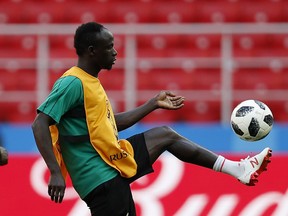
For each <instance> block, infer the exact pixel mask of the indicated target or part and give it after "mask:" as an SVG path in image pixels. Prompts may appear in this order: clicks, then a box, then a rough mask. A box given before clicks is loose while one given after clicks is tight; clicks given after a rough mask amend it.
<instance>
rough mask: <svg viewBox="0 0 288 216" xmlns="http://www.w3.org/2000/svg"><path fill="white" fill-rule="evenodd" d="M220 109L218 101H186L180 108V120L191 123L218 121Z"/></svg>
mask: <svg viewBox="0 0 288 216" xmlns="http://www.w3.org/2000/svg"><path fill="white" fill-rule="evenodd" d="M220 110H221V109H220V102H219V101H193V102H186V103H185V106H184V107H183V108H182V112H181V120H180V121H183V122H193V123H200V122H210V123H211V122H219V121H220V114H221V112H220Z"/></svg>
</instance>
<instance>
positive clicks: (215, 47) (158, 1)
mask: <svg viewBox="0 0 288 216" xmlns="http://www.w3.org/2000/svg"><path fill="white" fill-rule="evenodd" d="M167 2H168V1H165V0H136V1H135V0H124V1H121V0H97V1H94V0H87V1H85V2H83V1H80V0H69V1H68V0H43V1H37V0H2V1H1V2H0V24H6V25H13V24H39V28H40V27H43V25H46V24H47V25H49V24H79V23H82V22H88V21H97V22H101V23H107V24H127V25H128V24H133V25H137V24H141V23H142V24H145V23H146V24H147V23H148V24H151V26H152V25H153V24H159V23H164V24H171V28H172V29H173V26H176V25H177V24H193V25H197V24H206V23H211V24H215V25H220V24H221V23H222V24H234V23H235V24H239V23H242V24H255V25H261V24H263V23H271V24H274V23H278V24H279V23H280V24H285V23H287V22H288V2H287V1H285V0H277V1H276V0H254V1H249V0H241V1H240V0H214V1H211V0H171V1H169V4H168V3H167ZM40 25H42V26H40ZM22 27H23V28H25V26H24V25H22ZM131 28H132V27H131ZM4 31H5V30H2V31H1V30H0V77H1V78H0V96H1V94H5V93H6V92H9V91H15V92H19V93H21V92H22V91H23V92H24V91H37V85H36V83H37V76H38V72H37V64H38V63H39V61H40V60H39V59H38V58H37V57H39V56H38V55H39V50H38V48H39V47H38V46H39V44H38V39H39V35H35V34H32V33H31V35H29V34H25V35H22V34H21V29H20V33H19V34H18V35H9V34H7V33H5V34H4ZM112 31H113V30H112ZM47 39H48V41H49V47H48V60H47V61H48V63H47V64H49V65H51V68H50V69H49V72H48V73H49V74H48V78H49V81H48V83H49V84H48V86H49V89H51V88H52V85H53V83H54V81H55V80H56V79H57V78H58V77H59V76H61V74H62V72H63V71H65V67H68V65H69V64H70V63H71V64H70V65H72V64H73V62H75V60H76V58H77V56H76V55H75V52H74V48H73V35H72V34H49V35H48V36H47ZM135 39H136V53H135V54H136V55H135V59H136V61H137V62H138V63H137V64H136V65H137V66H136V69H135V71H134V72H135V73H136V78H137V80H136V83H133V85H134V84H135V86H136V89H135V90H136V92H137V93H136V95H141V92H142V91H151V92H155V91H158V90H162V89H171V90H175V91H176V92H184V94H193V98H192V97H191V98H192V99H191V98H190V99H187V100H188V101H187V103H186V105H185V108H183V111H175V112H173V113H171V112H169V114H168V111H157V112H155V114H152V115H151V116H147V117H146V118H144V119H143V122H151V121H156V120H158V121H193V122H211V121H212V122H215V121H221V118H223V116H221V104H222V103H221V97H215V98H214V99H213V97H214V96H213V94H211V95H208V97H207V98H209V99H207V98H202V95H203V94H202V93H201V94H200V93H199V92H200V91H205V92H208V93H207V94H209V92H214V93H215V92H218V95H219V94H221V91H223V89H222V85H223V79H224V78H223V77H222V75H221V74H222V73H223V68H221V61H223V60H221V58H222V57H223V56H222V52H223V43H222V42H223V35H221V34H218V33H214V34H213V33H205V32H204V33H197V34H185V33H182V34H175V32H173V31H172V32H170V33H165V34H154V33H153V32H152V33H151V34H148V33H146V34H137V35H135ZM231 39H232V53H231V55H232V56H231V57H232V63H233V68H232V70H231V71H230V73H231V89H230V90H231V91H235V92H237V91H238V92H240V91H245V92H246V91H250V94H248V96H249V95H251V96H253V94H254V96H255V97H259V98H258V99H261V100H265V101H267V104H268V105H269V106H271V110H272V111H273V112H274V113H275V118H276V120H277V121H279V122H285V121H288V117H287V116H288V105H287V104H288V101H287V100H284V99H283V97H282V98H281V97H280V98H279V99H277V100H276V99H273V100H271V98H267V92H269V91H279V92H281V90H283V91H285V90H288V69H287V63H286V62H287V57H288V33H277V34H276V33H273V34H272V33H270V32H269V31H267V32H266V33H245V29H244V30H243V33H237V34H232V35H231ZM126 42H127V41H126V35H125V34H118V33H116V34H115V48H116V50H117V52H118V63H117V66H115V69H113V71H108V72H104V73H103V74H101V80H102V83H103V85H104V86H105V88H106V89H107V90H108V91H116V92H117V91H118V92H123V91H125V88H126V87H127V86H126V87H125V85H129V83H127V80H126V79H125V64H127V62H129V61H130V59H128V60H127V59H125V58H126V56H127V52H126V50H125V49H126V47H125V46H126ZM161 59H162V61H161ZM165 59H166V60H165ZM171 59H172V60H173V59H174V60H175V59H176V60H177V59H178V63H179V62H181V63H180V64H178V65H177V64H174V65H172V63H171V62H173V61H172V60H171ZM184 59H186V60H185V61H184ZM194 59H196V60H194ZM42 60H43V59H42ZM131 61H132V60H131ZM227 61H228V60H227ZM23 62H24V63H23ZM27 62H28V63H27ZM37 62H38V63H37ZM67 62H68V63H67ZM159 62H160V63H159ZM199 62H200V63H199ZM203 62H204V63H203ZM206 62H207V63H206ZM167 65H169V66H167ZM171 65H172V66H171ZM126 76H127V75H126ZM131 85H132V84H131ZM126 90H127V89H126ZM228 90H229V89H228ZM239 94H240V93H239ZM194 95H199V96H198V98H197V97H196V96H195V97H194ZM232 96H233V94H232ZM113 97H114V98H113ZM113 97H112V100H113V103H114V106H115V107H117V111H124V110H125V109H126V108H127V107H126V106H125V100H126V99H125V98H124V97H123V98H121V99H119V97H118V98H116V97H115V96H113ZM243 97H245V96H243ZM211 98H212V99H211ZM143 102H144V100H143V98H141V99H137V101H136V102H135V104H137V105H138V104H141V103H143ZM238 102H239V99H233V101H232V104H233V106H234V105H235V104H237V103H238ZM37 103H39V101H37V99H36V98H35V101H34V102H31V101H25V100H23V101H20V102H19V101H13V102H11V101H10V102H8V101H3V100H0V113H1V115H0V121H5V122H7V121H8V122H10V121H11V122H31V121H32V120H33V119H34V116H35V107H36V106H37ZM7 113H8V114H7Z"/></svg>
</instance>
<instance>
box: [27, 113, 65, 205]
mask: <svg viewBox="0 0 288 216" xmlns="http://www.w3.org/2000/svg"><path fill="white" fill-rule="evenodd" d="M53 123H54V120H53V119H52V118H51V117H49V116H48V115H46V114H44V113H39V114H38V115H37V117H36V119H35V121H34V122H33V125H32V130H33V134H34V138H35V141H36V145H37V148H38V150H39V152H40V154H41V155H42V157H43V159H44V161H45V163H46V165H47V167H48V169H49V171H50V180H49V183H48V194H49V196H50V197H51V200H52V201H54V202H56V203H58V202H59V203H61V202H62V200H63V197H64V192H65V188H66V184H65V180H64V178H63V176H62V173H61V169H60V167H59V165H58V163H57V160H56V157H55V155H54V152H53V147H52V139H51V134H50V130H49V125H51V124H53Z"/></svg>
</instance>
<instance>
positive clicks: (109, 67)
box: [105, 64, 113, 70]
mask: <svg viewBox="0 0 288 216" xmlns="http://www.w3.org/2000/svg"><path fill="white" fill-rule="evenodd" d="M112 67H113V64H111V65H107V66H106V67H105V69H106V70H111V69H112Z"/></svg>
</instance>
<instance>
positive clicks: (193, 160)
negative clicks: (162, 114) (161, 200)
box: [32, 22, 272, 216]
mask: <svg viewBox="0 0 288 216" xmlns="http://www.w3.org/2000/svg"><path fill="white" fill-rule="evenodd" d="M74 47H75V49H76V53H77V55H78V63H77V66H73V67H72V68H70V69H69V70H67V71H66V72H65V73H64V74H63V75H62V76H61V77H60V78H59V79H58V80H57V81H56V82H55V84H54V86H53V89H52V91H51V92H50V94H49V95H48V97H47V98H46V100H45V101H44V102H43V103H42V104H41V105H40V106H39V107H38V109H37V112H38V114H37V116H36V118H35V120H34V122H33V125H32V130H33V133H34V137H35V141H36V144H37V147H38V149H39V151H40V153H41V155H42V157H43V158H44V160H45V162H46V164H47V167H48V169H49V171H50V179H49V183H48V194H49V195H50V197H51V200H52V201H54V202H56V203H61V202H62V200H63V197H64V191H65V186H66V185H65V176H66V174H67V172H68V173H69V175H70V177H71V179H72V183H73V186H74V188H75V190H76V191H77V192H78V194H79V196H80V197H81V198H82V199H83V200H84V201H85V202H86V203H87V205H88V207H89V208H90V210H91V214H92V215H105V216H106V215H129V216H132V215H136V212H135V205H134V201H133V197H132V193H131V189H130V183H131V182H133V181H135V180H136V179H138V178H140V177H141V176H143V175H146V174H148V173H151V172H153V168H152V165H153V163H154V162H155V161H156V160H157V158H158V157H159V156H160V155H161V154H162V153H163V152H165V151H168V152H170V153H171V154H173V155H174V156H175V157H177V158H178V159H179V160H181V161H183V162H187V163H190V164H195V165H199V166H202V167H206V168H209V169H211V170H215V171H218V172H222V173H226V174H228V175H231V176H233V177H235V178H236V179H238V180H239V181H240V182H242V183H243V184H246V185H255V183H256V182H257V181H258V177H259V175H260V174H261V173H262V172H263V171H264V170H266V167H267V164H268V163H269V162H270V156H271V153H272V151H271V149H270V148H265V149H264V150H263V151H262V152H260V153H259V154H257V155H255V156H253V157H251V158H249V157H248V158H246V159H244V160H239V161H231V160H228V159H225V158H224V157H223V156H221V155H217V154H215V153H213V152H211V151H209V150H207V149H205V148H203V147H201V146H200V145H198V144H196V143H194V142H192V141H190V140H188V139H186V138H185V137H183V136H181V135H180V134H178V133H177V132H176V131H174V130H173V129H172V128H170V127H168V126H160V127H155V128H152V129H150V130H148V131H145V132H143V133H140V134H136V135H134V136H132V137H129V138H127V139H122V140H119V138H118V131H122V130H124V129H126V128H129V127H130V126H132V125H134V124H135V123H137V122H138V121H139V120H141V119H142V118H143V117H145V116H146V115H148V114H149V113H151V112H152V111H153V110H156V109H168V110H176V109H180V108H181V107H183V105H184V98H183V97H182V96H178V95H175V94H173V93H172V92H170V91H161V92H159V94H157V95H156V96H154V97H152V98H151V99H150V100H148V101H147V102H146V103H144V104H143V105H141V106H139V107H137V108H135V109H133V110H130V111H127V112H122V113H117V114H115V115H114V114H113V110H112V108H111V105H110V103H109V99H108V97H107V95H106V93H105V90H104V88H103V87H102V85H101V82H100V80H99V79H98V74H99V72H100V71H101V70H102V69H106V70H111V69H112V66H113V64H114V63H115V61H116V56H117V51H116V50H115V48H114V38H113V34H112V33H111V32H110V31H109V30H108V29H107V28H105V27H104V26H102V25H101V24H98V23H95V22H89V23H85V24H82V25H80V26H79V27H78V28H77V30H76V33H75V36H74Z"/></svg>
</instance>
